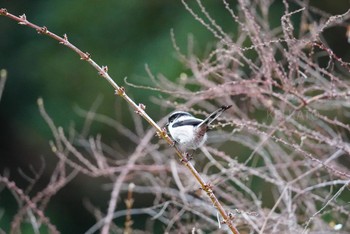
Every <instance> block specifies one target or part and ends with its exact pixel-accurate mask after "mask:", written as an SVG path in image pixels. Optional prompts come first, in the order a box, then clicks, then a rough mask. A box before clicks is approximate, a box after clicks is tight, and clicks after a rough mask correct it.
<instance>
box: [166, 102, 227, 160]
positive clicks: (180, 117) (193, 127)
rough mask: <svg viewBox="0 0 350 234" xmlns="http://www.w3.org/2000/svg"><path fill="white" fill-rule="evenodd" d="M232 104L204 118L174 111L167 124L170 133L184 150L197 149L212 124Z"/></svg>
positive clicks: (204, 139) (202, 142)
mask: <svg viewBox="0 0 350 234" xmlns="http://www.w3.org/2000/svg"><path fill="white" fill-rule="evenodd" d="M231 106H232V105H229V106H222V107H220V108H219V109H217V110H216V111H214V112H213V113H211V114H210V115H209V116H208V117H207V118H206V119H204V120H202V119H198V118H196V117H194V116H193V115H191V114H190V113H188V112H184V111H176V112H173V113H172V114H171V115H170V116H169V118H168V123H167V125H166V126H167V129H168V133H169V135H170V137H171V138H172V139H173V140H174V141H175V144H176V145H177V146H178V148H179V150H181V151H182V152H186V153H187V151H188V150H196V149H197V148H199V147H201V146H202V145H203V144H204V142H205V141H206V140H207V137H208V136H207V131H208V130H209V127H210V124H211V123H212V122H213V121H214V120H215V119H216V118H218V117H219V116H220V115H221V114H222V113H223V112H224V111H225V110H227V109H229V108H230V107H231Z"/></svg>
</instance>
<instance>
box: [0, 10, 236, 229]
mask: <svg viewBox="0 0 350 234" xmlns="http://www.w3.org/2000/svg"><path fill="white" fill-rule="evenodd" d="M0 15H3V16H6V17H7V18H10V19H12V20H14V21H17V22H18V23H19V24H20V25H25V26H28V27H30V28H33V29H35V30H36V31H37V32H38V33H39V34H43V35H46V36H49V37H51V38H53V39H54V40H57V41H58V42H59V43H60V44H62V45H64V46H66V47H68V48H69V49H71V50H73V51H74V52H76V53H77V54H78V55H79V56H80V59H82V60H84V61H86V62H88V63H89V64H90V65H91V66H92V67H94V68H95V69H96V70H97V71H98V74H99V75H100V76H102V77H103V78H105V79H106V80H107V82H108V83H109V84H110V85H111V86H112V87H113V88H114V89H115V94H117V95H119V96H120V97H121V98H123V99H124V100H125V101H126V102H127V103H128V104H129V105H130V106H131V107H132V108H133V109H134V110H135V113H137V114H139V115H140V116H142V117H143V118H144V119H145V120H146V121H147V122H148V123H149V124H150V125H151V126H152V127H154V128H155V130H156V133H157V136H158V137H160V138H163V139H164V140H165V141H166V142H167V143H168V144H169V145H171V146H173V147H174V149H175V151H176V154H177V156H178V157H179V158H180V160H181V161H182V162H183V164H184V166H186V167H187V168H188V170H189V171H190V172H191V173H192V175H193V176H194V177H195V179H196V180H197V182H198V183H199V184H200V186H201V188H202V189H203V191H205V192H206V194H207V195H208V197H209V198H210V200H211V202H212V203H213V205H214V207H215V208H216V209H217V210H218V212H219V213H220V215H221V216H222V218H223V221H222V223H225V224H227V225H228V227H229V228H230V230H231V231H232V233H235V234H237V233H239V232H238V230H237V229H236V227H235V226H234V225H233V223H232V219H233V217H232V216H231V215H228V214H227V212H226V211H225V209H224V207H223V206H222V204H221V203H220V202H219V200H218V199H217V197H216V196H215V194H214V192H213V190H212V187H211V186H210V185H209V184H207V183H206V182H205V181H204V179H203V178H202V177H201V176H200V174H199V173H198V172H197V170H196V169H195V168H194V166H193V165H192V164H191V163H190V162H188V160H186V159H185V158H184V156H183V154H182V153H181V151H180V150H179V149H178V148H177V147H176V146H175V144H174V142H173V141H172V140H171V138H170V137H169V136H168V135H167V133H166V131H165V130H164V129H162V128H161V127H159V126H158V124H157V123H156V122H155V121H154V120H153V119H152V118H151V117H150V116H149V115H148V114H147V113H146V112H145V110H144V109H145V108H144V105H143V104H136V103H135V102H134V101H133V100H132V99H131V98H130V97H129V96H128V95H127V94H126V92H125V88H124V87H122V86H119V85H118V84H116V83H115V82H114V80H113V79H112V78H111V77H110V76H109V74H108V68H107V66H100V65H98V64H97V63H96V62H95V61H94V60H92V59H91V56H90V54H89V53H87V52H83V51H81V50H80V49H79V48H77V47H76V46H74V45H73V44H72V43H70V42H69V41H68V37H67V35H66V34H64V36H63V37H60V36H58V35H56V34H54V33H52V32H50V31H49V30H48V28H47V27H46V26H42V27H40V26H38V25H36V24H33V23H31V22H29V21H28V20H27V18H26V15H25V14H23V15H21V16H19V17H17V16H15V15H13V14H11V13H9V12H8V11H7V10H6V9H5V8H1V9H0ZM125 171H126V170H125ZM121 178H123V176H120V177H119V178H118V179H117V180H116V184H115V186H114V191H118V189H117V188H118V187H119V183H120V179H121ZM116 200H117V197H116V196H113V192H112V195H111V200H110V201H109V207H108V213H107V215H106V219H105V221H104V222H105V224H104V227H103V229H102V232H101V233H102V234H107V233H109V227H110V224H111V221H112V219H113V212H114V210H115V209H116V205H117V202H116Z"/></svg>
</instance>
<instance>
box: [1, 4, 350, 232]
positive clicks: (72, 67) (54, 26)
mask: <svg viewBox="0 0 350 234" xmlns="http://www.w3.org/2000/svg"><path fill="white" fill-rule="evenodd" d="M276 2H277V3H276V4H274V5H273V10H274V11H275V13H276V17H275V18H271V22H272V23H273V25H278V24H279V23H280V16H281V14H282V12H283V5H282V4H281V3H279V2H282V1H276ZM311 4H313V5H315V6H317V7H319V8H321V9H323V10H324V11H327V12H329V13H332V14H341V13H344V12H345V11H346V10H348V9H349V7H350V2H349V1H348V0H338V1H327V0H323V1H320V0H315V1H311ZM204 5H205V6H206V7H207V9H209V12H210V13H211V14H212V15H213V17H214V18H215V19H216V20H217V22H218V23H219V24H220V25H222V26H223V28H224V29H225V30H226V31H228V32H231V31H232V32H235V31H236V30H235V28H236V25H235V24H234V22H232V20H231V18H230V16H229V15H228V14H227V12H226V10H225V9H224V7H223V4H222V2H221V1H204ZM0 7H1V8H2V7H5V8H7V9H8V11H9V12H10V13H13V14H15V15H21V14H23V13H25V14H26V16H27V18H28V20H30V21H32V22H33V23H36V24H38V25H40V26H43V25H45V26H47V27H48V29H49V30H50V31H52V32H54V33H56V34H58V35H63V34H64V33H66V34H67V35H68V38H69V40H70V41H71V42H72V43H73V44H74V45H76V46H78V47H79V48H80V49H82V50H83V51H87V52H89V53H90V54H91V55H92V58H93V59H94V60H95V61H96V62H97V63H99V64H100V65H108V67H109V74H110V75H111V76H112V77H113V79H114V80H115V81H116V82H117V83H118V84H120V85H122V86H125V87H126V88H127V89H128V91H129V93H131V96H132V98H133V99H134V100H135V101H136V102H142V103H144V104H145V105H146V106H147V112H148V113H149V114H150V116H151V117H153V118H154V119H155V120H158V119H160V118H161V117H162V116H164V115H166V114H168V113H169V112H170V111H172V110H167V109H164V108H161V107H159V106H158V105H157V104H155V103H153V102H152V101H151V97H152V96H156V97H161V98H166V97H167V96H166V95H164V94H161V93H157V92H151V91H146V90H143V89H135V88H132V87H128V86H127V85H125V84H124V77H128V81H129V82H132V83H136V84H142V85H152V83H151V81H150V79H149V78H148V75H147V72H146V71H145V64H148V66H149V67H150V69H151V70H152V71H153V73H154V74H160V73H161V74H164V75H165V76H166V77H168V78H169V79H175V78H176V77H178V76H179V74H180V73H181V72H182V71H184V69H185V68H184V66H183V65H182V64H181V63H180V62H179V61H178V60H177V59H176V57H175V50H174V49H173V47H172V42H171V38H170V30H171V29H173V30H174V32H175V35H176V39H177V42H178V44H179V45H180V47H181V48H182V49H183V51H186V48H187V40H188V36H189V35H193V36H194V39H195V52H196V54H197V55H198V56H199V57H200V56H201V55H203V54H204V53H205V51H208V48H209V47H210V45H212V44H213V43H215V39H214V37H213V36H212V35H211V33H210V32H209V31H208V30H206V29H205V28H204V27H203V26H202V25H200V24H199V23H198V22H197V21H196V20H194V19H193V17H192V16H191V15H190V14H189V13H188V12H187V11H186V10H185V7H184V6H183V5H182V4H181V2H180V1H173V0H149V1H137V0H128V1H112V0H104V1H96V0H87V1H71V0H60V1H45V0H37V1H6V0H0ZM345 30H346V28H345V27H344V28H335V29H332V30H328V31H326V32H325V34H324V36H325V38H327V42H328V44H329V46H331V48H332V49H333V51H335V53H336V54H337V55H338V56H339V57H342V58H343V59H344V60H345V61H349V60H350V59H349V57H350V55H349V48H350V46H349V44H346V43H344V36H345ZM2 68H4V69H6V70H7V71H8V79H7V82H6V85H5V89H4V92H3V96H2V99H1V102H0V133H1V135H0V137H1V140H0V173H2V174H4V173H5V172H6V173H8V172H9V173H10V178H11V179H12V180H15V181H16V182H17V184H18V186H19V187H25V185H26V184H27V183H26V182H25V180H24V179H23V178H22V177H21V176H20V175H19V173H18V168H21V169H22V170H23V171H25V172H28V173H29V171H30V170H29V165H32V166H33V167H34V168H40V166H41V165H42V163H41V162H42V159H44V161H45V171H47V173H49V172H51V170H52V168H53V166H54V165H55V163H56V162H57V160H56V158H55V157H54V156H53V155H52V153H51V152H50V148H49V143H48V141H49V140H51V139H52V136H51V133H50V130H49V128H48V126H47V125H46V123H45V122H44V120H43V119H42V117H41V116H40V113H39V110H38V107H37V105H36V102H37V99H38V97H42V98H43V99H44V102H45V106H46V109H47V111H48V113H49V114H50V116H51V117H52V118H53V120H54V121H55V123H56V125H57V126H62V127H64V128H68V127H69V126H71V125H72V124H74V126H75V128H77V129H80V128H81V126H82V124H83V121H84V118H83V117H81V116H79V115H78V114H77V111H76V109H77V107H79V108H82V109H85V110H87V109H89V108H90V107H91V105H92V104H93V103H94V101H96V100H97V99H99V98H102V99H101V100H102V101H101V105H100V106H99V108H98V113H102V114H105V115H107V116H110V117H112V118H116V119H118V120H120V121H122V122H123V124H124V125H127V126H128V125H130V124H131V123H130V121H129V120H128V115H129V114H130V113H129V112H128V111H125V108H121V106H123V105H124V107H125V104H123V101H122V100H120V99H119V98H118V97H115V96H114V95H113V93H114V91H113V89H112V88H111V86H110V85H109V84H108V83H107V82H106V81H104V80H103V79H102V78H100V77H99V76H98V75H97V72H96V70H94V69H93V68H92V67H91V66H90V65H89V64H87V63H86V62H83V61H81V60H80V59H79V57H78V55H76V54H75V53H73V52H72V51H70V50H69V49H67V48H65V47H63V46H62V45H59V44H58V43H57V41H54V40H52V39H50V38H47V37H45V36H42V35H38V34H37V33H36V32H35V31H34V30H33V29H30V28H28V27H24V26H20V25H18V24H17V23H16V22H15V21H11V20H9V19H7V18H5V17H0V69H2ZM96 133H102V139H103V141H104V142H106V143H113V141H116V140H117V141H118V143H119V144H120V145H125V148H126V150H127V147H128V146H127V144H128V142H125V143H124V142H120V141H122V140H123V139H122V138H118V135H116V133H115V131H113V130H110V129H108V128H106V127H104V126H101V125H99V124H95V125H93V128H92V129H91V133H90V134H91V135H94V134H96ZM47 180H48V178H45V176H44V177H43V178H42V180H41V184H43V185H44V184H45V183H46V182H47ZM84 180H85V181H88V183H82V181H84ZM104 182H106V181H104V180H103V179H93V180H91V179H89V180H87V179H86V178H84V176H78V177H77V178H76V179H74V180H73V181H72V182H71V183H70V184H68V185H67V186H66V187H65V188H64V189H63V190H61V191H60V192H59V193H58V194H57V195H56V196H55V197H54V198H53V199H52V201H51V202H50V205H49V206H48V210H47V214H48V215H49V217H50V219H51V220H52V222H53V223H54V224H56V225H57V227H58V229H59V230H60V231H62V233H82V232H84V231H86V230H87V229H88V228H89V227H91V225H93V224H94V219H93V217H92V215H90V214H89V213H88V212H87V211H86V209H85V208H84V207H83V201H82V199H85V198H87V199H89V200H90V201H91V202H92V203H93V204H95V205H97V206H98V205H99V206H100V208H101V209H102V211H105V210H106V207H107V204H108V200H109V193H108V192H106V193H101V192H100V191H101V185H102V184H103V183H104ZM35 190H40V184H39V185H38V186H37V188H35V189H34V191H33V194H35ZM137 200H138V199H136V201H137ZM137 205H138V204H136V205H135V206H137ZM16 207H17V206H16V201H15V200H14V198H13V197H12V195H11V194H10V193H9V192H8V191H7V190H4V191H2V192H1V193H0V211H1V212H0V214H1V216H0V227H1V228H3V229H5V230H8V228H9V224H10V221H11V219H12V217H13V215H14V214H15V212H16V209H17V208H16ZM2 212H4V213H2ZM140 228H142V227H140ZM24 233H25V231H24ZM28 233H30V232H28Z"/></svg>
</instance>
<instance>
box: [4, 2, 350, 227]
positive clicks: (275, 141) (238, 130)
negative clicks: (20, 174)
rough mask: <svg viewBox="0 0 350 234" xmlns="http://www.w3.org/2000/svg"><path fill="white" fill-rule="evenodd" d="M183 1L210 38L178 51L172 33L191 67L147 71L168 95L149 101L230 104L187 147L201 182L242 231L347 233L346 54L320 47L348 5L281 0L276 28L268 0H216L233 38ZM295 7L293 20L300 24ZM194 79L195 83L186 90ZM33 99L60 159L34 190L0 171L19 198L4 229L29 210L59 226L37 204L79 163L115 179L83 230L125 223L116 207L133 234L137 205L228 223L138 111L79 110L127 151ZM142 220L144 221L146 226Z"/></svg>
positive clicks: (174, 219)
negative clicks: (336, 7)
mask: <svg viewBox="0 0 350 234" xmlns="http://www.w3.org/2000/svg"><path fill="white" fill-rule="evenodd" d="M182 2H183V5H184V7H185V9H186V10H187V11H188V12H189V13H190V14H192V15H193V17H194V19H195V20H197V21H198V22H199V23H201V24H202V25H203V26H204V27H205V28H207V29H208V30H209V31H210V32H211V33H212V34H213V36H214V37H215V38H216V39H217V44H216V45H215V47H214V48H213V49H212V50H211V52H210V53H208V54H207V55H205V56H204V57H203V58H199V57H198V56H196V55H195V54H194V53H193V51H192V50H191V48H192V44H191V43H192V42H191V41H190V42H189V49H188V53H186V54H184V53H183V52H181V48H179V46H178V45H177V43H176V36H175V34H174V33H172V40H173V43H174V48H175V50H176V51H177V52H178V56H179V59H180V61H182V62H183V63H184V65H185V66H187V68H188V72H187V73H183V74H181V75H180V76H179V78H178V79H176V80H175V81H171V80H170V79H167V78H166V77H163V76H159V77H155V76H154V75H153V74H152V73H151V72H150V71H149V70H148V72H149V74H150V78H151V80H152V81H153V82H154V84H155V85H156V88H152V89H153V90H155V91H159V92H163V93H165V94H167V95H169V99H168V100H167V101H164V100H158V99H157V100H154V101H155V102H156V103H158V104H161V105H163V106H166V107H174V108H177V109H179V108H180V109H184V110H187V111H191V112H192V113H194V114H198V115H201V114H203V115H205V114H207V113H210V112H211V111H212V110H214V109H215V108H216V107H217V106H220V105H222V104H223V103H225V104H233V107H232V108H231V109H230V110H229V111H228V112H227V113H226V114H225V117H222V118H220V122H219V124H218V127H219V129H221V130H220V133H218V131H214V132H213V133H212V134H211V136H210V137H211V142H212V143H211V144H208V145H207V146H205V147H203V148H202V149H201V151H200V152H199V153H197V154H198V155H196V156H195V157H194V162H195V166H196V167H197V169H198V171H200V174H201V176H202V177H204V179H205V180H206V181H208V183H207V184H206V186H208V191H209V190H213V191H214V194H215V195H216V196H217V197H218V199H219V200H220V202H221V203H222V204H224V207H225V209H226V210H227V213H228V216H229V218H230V220H231V221H232V222H233V223H234V225H235V227H236V228H237V229H238V230H239V231H240V232H241V233H308V232H314V233H319V232H320V231H325V232H331V231H334V230H339V229H340V230H342V231H344V232H346V231H349V230H350V223H349V220H348V219H349V218H348V217H350V209H349V204H348V201H346V197H347V196H349V191H348V187H349V181H350V172H349V168H350V163H349V156H350V145H349V143H348V138H349V136H350V126H349V124H348V123H347V119H348V116H349V111H350V110H349V96H350V82H349V80H348V77H349V75H350V64H349V63H347V62H345V61H343V60H342V59H341V58H340V57H338V56H337V55H336V54H335V53H334V52H333V51H332V50H331V49H330V48H329V46H327V41H325V39H324V38H323V32H324V31H325V30H326V29H327V28H331V27H345V26H344V25H346V22H349V19H350V10H349V11H347V12H346V13H344V14H342V15H336V16H331V15H329V14H327V13H325V12H322V11H320V10H318V9H315V8H312V7H310V6H308V5H306V4H305V3H304V1H299V0H295V1H293V7H294V8H296V10H294V11H292V10H290V9H291V5H290V2H289V1H287V0H284V1H283V4H284V14H283V16H282V17H281V19H280V22H281V23H280V25H279V26H278V27H275V28H273V27H272V26H271V24H270V23H269V16H270V9H271V8H270V6H271V5H272V4H274V1H272V0H271V1H270V0H265V1H258V0H256V1H255V0H238V5H237V6H233V5H231V4H230V3H229V2H228V1H226V0H223V9H225V12H226V13H227V14H229V15H230V16H231V19H232V22H233V24H234V25H236V26H237V32H235V33H234V36H233V35H232V34H231V33H232V32H225V31H224V29H223V28H222V27H221V26H220V25H219V24H218V23H216V21H215V19H214V18H213V17H212V16H211V15H210V14H209V12H208V11H207V9H206V8H205V6H204V5H203V3H202V2H201V1H200V0H197V1H196V5H195V6H194V4H193V3H192V4H189V3H187V1H185V0H183V1H182ZM237 9H239V10H237ZM293 17H297V18H298V19H300V25H298V27H296V25H295V23H293V22H294V21H293V20H292V18H293ZM295 28H298V30H297V29H295ZM344 40H346V35H344ZM324 61H326V62H324ZM134 86H136V85H134ZM194 86H195V87H197V90H200V91H192V90H193V89H192V88H193V87H194ZM143 88H145V87H143ZM146 88H148V87H146ZM149 89H151V88H149ZM39 107H40V110H41V113H42V115H43V117H44V119H45V120H46V122H47V123H48V125H49V127H50V128H51V130H52V133H53V136H54V141H52V142H51V148H52V151H53V153H54V154H55V155H56V156H57V157H58V158H59V159H60V161H59V163H58V166H57V170H56V172H55V173H54V175H53V178H55V179H53V180H52V181H51V183H50V185H48V187H47V188H46V189H45V190H43V191H42V192H41V193H40V194H39V195H37V196H36V197H33V198H29V197H27V196H26V195H24V193H23V192H21V190H20V189H19V188H18V187H17V186H16V185H15V184H13V183H12V182H10V181H9V180H8V179H7V178H6V177H1V180H0V182H1V183H3V184H5V185H6V186H7V188H8V189H10V190H12V191H13V192H14V193H15V194H17V196H18V197H19V200H21V201H23V203H25V204H26V205H23V207H22V208H21V209H20V211H19V212H18V215H17V216H16V218H15V219H14V221H13V222H12V224H13V225H12V228H13V230H18V229H19V227H20V223H21V221H22V222H24V219H23V216H24V215H25V214H26V212H27V213H29V211H28V210H32V211H34V212H31V215H32V216H33V217H36V219H38V220H40V222H43V223H45V224H47V226H48V227H49V228H50V230H51V231H52V232H57V230H56V228H55V226H54V225H53V224H51V223H50V220H49V219H48V218H47V217H46V216H45V214H44V213H43V212H42V210H43V208H44V207H45V206H40V204H42V203H43V204H45V201H47V199H48V198H50V197H51V196H52V195H54V194H55V193H56V191H58V189H60V188H61V187H62V186H64V185H65V184H66V183H67V182H69V180H70V179H71V178H72V177H74V175H75V174H76V173H83V174H85V175H88V176H90V177H91V179H92V178H96V177H108V178H110V179H111V181H113V182H114V184H113V189H112V192H111V202H110V203H109V209H108V211H107V215H106V214H104V213H103V212H102V211H100V210H98V209H97V208H95V207H93V205H91V204H89V205H88V206H87V207H88V210H89V211H91V212H92V213H93V214H94V216H95V217H96V224H95V225H93V226H92V227H91V228H90V230H88V231H87V233H94V232H95V231H98V230H100V229H102V232H104V233H107V231H108V230H109V229H110V228H111V229H112V230H115V231H116V232H120V231H121V230H123V227H117V226H115V225H112V224H111V223H109V222H106V220H112V219H120V218H124V217H126V223H125V230H126V232H131V230H132V222H135V220H134V218H133V217H134V215H138V214H148V215H149V216H150V217H151V218H150V220H149V223H152V224H154V223H155V220H157V221H159V223H160V225H161V226H162V228H163V229H162V230H164V231H165V232H174V233H175V232H176V233H180V232H181V233H188V232H189V231H192V232H194V233H197V232H198V233H200V231H205V232H210V231H212V232H215V233H218V232H220V231H222V232H226V231H227V226H225V225H224V224H225V223H226V222H227V221H228V220H223V219H222V218H220V217H218V214H217V213H218V211H217V209H216V208H215V206H213V204H212V203H210V201H209V198H208V197H207V196H205V192H204V191H203V189H202V190H201V189H199V186H198V183H197V181H196V178H194V177H193V175H192V174H191V173H190V172H189V171H188V170H186V168H185V167H183V166H182V165H181V164H180V163H178V162H177V161H178V160H176V159H175V158H173V156H172V155H173V154H174V151H173V149H172V148H170V147H168V146H165V144H163V143H162V142H160V141H155V140H154V139H155V138H154V135H155V130H154V129H149V127H148V126H147V125H145V124H144V123H143V122H142V121H141V118H140V116H138V115H135V114H133V115H132V116H133V121H134V125H135V131H131V130H129V129H127V128H125V127H124V126H123V125H122V124H121V123H119V122H116V121H114V120H113V119H111V118H109V117H106V116H103V115H99V114H98V113H96V112H95V110H94V109H92V110H91V111H88V112H84V111H82V110H80V114H82V115H84V116H86V119H87V124H86V125H85V129H83V131H82V132H87V131H88V128H89V126H90V124H91V122H93V121H98V122H102V123H104V124H106V125H108V126H110V127H113V128H115V129H116V130H117V131H118V132H119V133H120V134H122V135H124V136H125V137H126V138H127V139H128V140H129V141H130V143H131V144H133V145H134V146H135V147H134V150H133V152H131V153H125V152H123V151H121V150H119V151H118V150H115V149H112V148H111V147H108V146H106V145H104V144H103V143H102V142H101V137H100V136H97V137H90V138H86V134H76V133H75V134H70V135H69V136H67V133H65V131H64V130H63V129H62V128H60V127H56V126H55V124H54V123H53V121H52V119H51V118H50V117H49V115H48V114H47V113H46V111H45V109H44V107H43V102H42V100H39ZM199 110H202V111H199ZM219 143H220V144H219ZM214 146H215V147H214ZM130 183H133V185H132V186H130ZM197 188H198V189H197ZM123 193H127V194H128V197H127V199H126V204H127V205H126V207H127V209H126V210H120V209H119V206H120V205H119V204H117V197H119V196H120V195H121V194H123ZM137 194H149V195H150V197H153V198H154V200H153V202H152V204H149V205H148V206H147V207H133V204H134V203H133V201H134V199H135V200H137V199H138V198H137V197H138V196H137ZM133 196H134V198H133ZM209 196H210V194H209ZM27 215H28V214H27ZM105 216H106V218H103V217H105ZM108 217H109V218H108ZM34 223H36V222H34ZM106 223H107V224H106ZM158 225H159V224H158ZM33 226H34V224H33ZM148 227H150V230H145V231H152V230H153V229H152V228H154V226H152V225H148ZM134 231H135V230H134ZM140 232H141V231H140Z"/></svg>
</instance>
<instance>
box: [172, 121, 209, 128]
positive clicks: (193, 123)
mask: <svg viewBox="0 0 350 234" xmlns="http://www.w3.org/2000/svg"><path fill="white" fill-rule="evenodd" d="M202 121H203V120H200V119H185V120H182V121H178V122H176V123H174V124H173V125H172V127H173V128H176V127H181V126H184V125H191V126H197V125H199V124H200V123H201V122H202Z"/></svg>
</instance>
